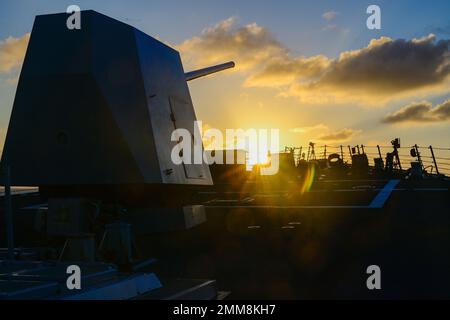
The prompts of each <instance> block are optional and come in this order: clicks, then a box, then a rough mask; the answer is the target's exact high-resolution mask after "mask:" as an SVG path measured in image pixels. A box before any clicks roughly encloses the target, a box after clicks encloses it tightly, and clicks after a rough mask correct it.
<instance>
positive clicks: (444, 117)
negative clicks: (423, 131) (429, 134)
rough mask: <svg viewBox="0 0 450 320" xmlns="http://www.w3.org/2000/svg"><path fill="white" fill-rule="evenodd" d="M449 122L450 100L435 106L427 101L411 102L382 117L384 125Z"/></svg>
mask: <svg viewBox="0 0 450 320" xmlns="http://www.w3.org/2000/svg"><path fill="white" fill-rule="evenodd" d="M449 120H450V100H447V101H445V102H443V103H441V104H438V105H437V106H435V107H433V104H432V103H431V102H428V101H422V102H413V103H411V104H409V105H407V106H404V107H403V108H401V109H400V110H398V111H396V112H394V113H391V114H388V115H387V116H386V117H384V119H383V122H384V123H405V122H415V123H430V122H444V121H449Z"/></svg>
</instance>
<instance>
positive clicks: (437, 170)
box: [430, 146, 439, 174]
mask: <svg viewBox="0 0 450 320" xmlns="http://www.w3.org/2000/svg"><path fill="white" fill-rule="evenodd" d="M430 151H431V157H432V158H433V163H434V167H435V168H436V173H437V174H439V168H438V165H437V162H436V157H435V156H434V151H433V146H430Z"/></svg>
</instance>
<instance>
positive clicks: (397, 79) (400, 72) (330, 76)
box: [246, 35, 450, 103]
mask: <svg viewBox="0 0 450 320" xmlns="http://www.w3.org/2000/svg"><path fill="white" fill-rule="evenodd" d="M308 62H310V63H309V64H307V63H308ZM286 64H287V65H289V64H292V66H291V67H290V68H289V70H288V71H286V72H284V73H283V76H284V79H286V81H285V82H284V83H283V84H285V85H286V88H285V90H284V92H283V95H285V96H298V97H299V98H301V99H303V100H305V101H309V102H315V101H319V102H320V101H328V102H329V101H334V102H336V101H349V100H356V101H357V100H359V101H361V100H363V101H367V100H372V101H374V100H375V101H376V102H375V103H382V102H383V100H390V99H392V98H395V97H401V96H404V95H406V94H409V95H411V94H412V95H414V94H417V93H418V92H417V90H424V89H428V90H429V89H431V88H433V87H436V86H443V85H444V84H445V82H446V80H447V79H448V76H449V75H450V40H441V41H438V42H437V41H436V40H435V37H434V36H433V35H430V36H428V37H425V38H422V39H412V40H403V39H398V40H393V39H391V38H387V37H381V38H380V39H374V40H372V41H371V42H370V43H369V45H368V46H367V47H365V48H362V49H359V50H353V51H347V52H343V53H341V55H340V56H339V58H337V59H328V58H326V57H324V56H315V57H309V58H296V59H291V60H290V61H289V62H288V61H284V62H282V63H280V62H279V61H277V60H272V61H271V62H269V64H268V65H267V66H265V67H264V68H263V69H261V70H260V71H259V72H258V73H256V74H255V75H253V76H252V77H250V78H249V80H248V81H247V82H246V85H247V86H267V87H270V86H272V87H277V86H279V83H280V81H278V82H275V81H274V82H272V83H271V82H270V81H265V82H264V81H261V79H268V80H270V79H271V78H272V77H274V76H279V73H280V72H279V71H278V72H275V71H274V70H279V69H283V65H286ZM305 64H306V65H308V68H306V69H305V68H303V69H302V68H301V66H302V65H305ZM294 66H299V67H298V68H296V67H294ZM305 70H306V72H305ZM287 80H292V81H291V82H289V81H287ZM374 98H378V100H376V99H374Z"/></svg>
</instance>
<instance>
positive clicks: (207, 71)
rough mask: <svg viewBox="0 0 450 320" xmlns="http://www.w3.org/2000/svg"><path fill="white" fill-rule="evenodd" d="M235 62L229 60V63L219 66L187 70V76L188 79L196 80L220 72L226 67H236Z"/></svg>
mask: <svg viewBox="0 0 450 320" xmlns="http://www.w3.org/2000/svg"><path fill="white" fill-rule="evenodd" d="M234 66H235V64H234V62H233V61H230V62H227V63H223V64H219V65H217V66H213V67H208V68H204V69H200V70H195V71H191V72H187V73H185V76H186V81H191V80H195V79H198V78H201V77H206V76H208V75H210V74H213V73H216V72H220V71H223V70H226V69H230V68H234Z"/></svg>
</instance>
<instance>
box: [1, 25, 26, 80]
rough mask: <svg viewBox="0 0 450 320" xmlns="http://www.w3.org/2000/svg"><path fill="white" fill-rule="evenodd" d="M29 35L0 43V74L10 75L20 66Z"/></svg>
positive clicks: (11, 38)
mask: <svg viewBox="0 0 450 320" xmlns="http://www.w3.org/2000/svg"><path fill="white" fill-rule="evenodd" d="M29 39H30V34H29V33H26V34H24V35H23V36H22V37H20V38H14V37H8V38H6V40H4V41H0V74H2V73H10V72H12V71H14V70H17V69H19V68H20V67H21V66H22V63H23V59H24V57H25V52H26V50H27V45H28V41H29Z"/></svg>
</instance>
